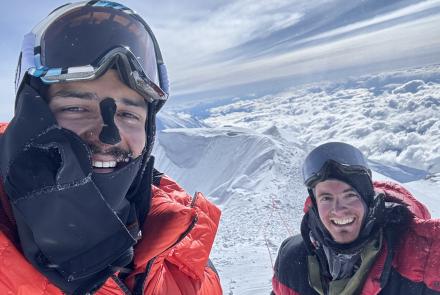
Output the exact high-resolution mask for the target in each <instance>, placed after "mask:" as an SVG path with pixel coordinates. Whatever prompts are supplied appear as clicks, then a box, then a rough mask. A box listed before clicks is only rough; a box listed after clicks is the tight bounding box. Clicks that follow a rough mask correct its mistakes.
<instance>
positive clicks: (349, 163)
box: [303, 143, 368, 185]
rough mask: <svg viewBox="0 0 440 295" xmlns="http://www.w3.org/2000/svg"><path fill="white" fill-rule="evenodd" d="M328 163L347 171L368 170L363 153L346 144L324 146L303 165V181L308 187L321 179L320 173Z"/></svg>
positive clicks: (311, 154) (317, 149) (314, 152)
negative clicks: (335, 164)
mask: <svg viewBox="0 0 440 295" xmlns="http://www.w3.org/2000/svg"><path fill="white" fill-rule="evenodd" d="M328 162H335V163H337V164H338V165H339V166H340V167H341V168H342V169H344V170H345V171H347V172H348V171H350V170H356V171H359V170H365V171H367V170H368V163H367V161H366V159H365V157H364V156H363V155H362V153H361V152H360V151H359V150H358V149H356V148H355V147H353V146H351V145H348V144H345V143H329V144H324V145H321V146H319V147H317V148H316V149H314V150H313V151H311V152H310V154H309V155H308V156H307V158H306V159H305V161H304V164H303V180H304V183H305V184H306V185H308V183H310V182H313V180H314V179H316V178H319V177H320V172H321V171H322V169H323V167H324V166H325V164H326V163H328Z"/></svg>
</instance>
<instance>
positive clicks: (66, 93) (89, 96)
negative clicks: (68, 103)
mask: <svg viewBox="0 0 440 295" xmlns="http://www.w3.org/2000/svg"><path fill="white" fill-rule="evenodd" d="M56 97H75V98H80V99H86V100H97V99H98V96H97V95H96V94H95V93H93V92H84V91H77V90H66V89H62V90H59V91H57V92H55V94H54V95H52V97H51V99H53V98H56Z"/></svg>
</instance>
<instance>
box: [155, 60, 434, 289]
mask: <svg viewBox="0 0 440 295" xmlns="http://www.w3.org/2000/svg"><path fill="white" fill-rule="evenodd" d="M437 71H438V69H437V67H432V68H429V69H427V68H425V69H418V70H417V69H416V70H412V71H403V72H394V73H388V74H381V75H378V76H369V77H363V78H360V79H357V80H352V81H342V82H339V83H333V84H327V85H324V86H322V85H321V86H316V85H315V86H310V85H307V86H304V87H302V88H298V89H291V90H289V91H286V92H284V93H281V94H277V95H273V96H266V97H263V98H260V99H256V100H253V101H246V102H241V101H238V102H235V103H233V104H230V105H225V106H221V107H217V108H215V109H213V110H211V111H212V116H211V117H209V118H207V119H205V120H204V122H205V124H210V125H211V126H213V127H209V126H208V127H197V128H176V127H179V126H185V122H183V121H182V120H180V119H178V116H175V115H171V116H172V117H173V118H174V119H173V120H175V121H176V122H175V124H173V125H170V126H171V127H173V129H165V130H162V131H161V132H159V136H158V137H159V140H158V143H157V145H156V148H155V151H154V154H155V155H156V159H157V162H156V163H157V166H158V168H159V169H161V170H162V171H164V172H166V173H167V174H169V175H170V176H172V177H173V178H175V179H176V180H178V182H179V183H180V184H182V185H183V186H184V187H185V188H186V189H187V190H188V192H190V193H194V192H195V191H202V192H204V193H205V194H206V195H208V196H209V198H210V199H211V200H213V201H214V202H215V203H216V204H218V205H219V206H220V207H221V208H222V211H223V215H222V219H221V224H220V228H219V232H218V236H217V238H216V242H215V245H214V249H213V252H212V255H211V257H212V259H213V261H214V263H215V265H216V267H217V269H218V271H219V273H220V276H221V279H222V284H223V288H224V293H225V294H245V295H246V294H253V295H254V294H257V295H258V294H268V293H269V292H270V289H271V285H270V279H271V276H272V265H273V263H274V259H275V257H276V252H277V249H278V247H279V245H280V243H281V242H282V240H284V239H285V238H286V237H287V236H289V235H292V234H297V233H299V226H300V221H301V218H302V208H303V202H304V199H305V196H306V190H305V188H304V187H303V185H302V180H301V175H300V165H301V162H302V160H303V158H304V156H305V155H306V153H307V152H308V151H309V150H310V149H311V148H313V146H314V145H316V144H319V143H321V142H324V141H328V140H346V141H348V142H351V143H353V144H355V145H358V146H360V147H361V148H362V149H363V150H364V151H365V152H366V153H367V154H368V156H369V159H370V164H371V167H372V168H373V170H374V171H375V172H374V178H375V179H393V180H396V181H399V182H402V183H404V185H405V187H407V188H408V189H409V190H411V191H412V192H413V193H414V194H415V195H416V196H417V198H419V199H420V200H421V201H422V202H424V203H425V204H426V205H427V206H428V207H429V208H430V210H431V213H432V215H433V216H434V217H437V218H438V217H440V210H439V209H438V208H440V206H439V204H440V195H439V193H438V191H439V189H440V173H439V158H438V157H439V155H440V154H439V153H438V149H439V146H440V137H439V136H440V135H439V134H440V126H439V125H438V124H439V123H438V119H439V111H438V107H440V104H439V102H440V101H439V95H438V93H439V92H438V91H439V89H440V88H439V79H438V77H439V75H438V73H437ZM390 102H391V103H390ZM373 113H374V114H378V115H377V116H374V115H371V114H373ZM182 118H185V120H187V119H188V118H187V116H182ZM329 118H332V119H329ZM430 120H434V121H435V122H433V123H432V124H428V123H427V122H431V121H430ZM190 122H191V123H190V125H189V126H198V124H197V123H196V122H197V121H196V120H194V119H192V120H191V121H190ZM214 126H222V127H214ZM417 126H426V127H424V128H422V127H420V128H422V129H423V130H421V129H420V128H419V129H418V127H417ZM393 138H394V139H395V142H394V145H393V144H392V143H393V140H392V139H393ZM373 147H374V148H373ZM379 148H382V150H379ZM397 149H398V150H397ZM411 150H416V151H417V153H415V152H413V153H412V154H411V153H410V151H411Z"/></svg>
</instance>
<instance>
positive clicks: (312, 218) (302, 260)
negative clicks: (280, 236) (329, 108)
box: [272, 142, 440, 295]
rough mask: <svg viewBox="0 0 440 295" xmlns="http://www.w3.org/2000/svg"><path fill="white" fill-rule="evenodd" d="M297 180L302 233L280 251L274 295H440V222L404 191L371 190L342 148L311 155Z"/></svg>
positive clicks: (383, 185)
mask: <svg viewBox="0 0 440 295" xmlns="http://www.w3.org/2000/svg"><path fill="white" fill-rule="evenodd" d="M303 176H304V183H305V185H306V186H307V188H308V191H309V198H308V199H307V201H306V205H305V208H304V211H305V215H304V218H303V221H302V224H301V234H300V235H297V236H294V237H290V238H288V239H286V240H285V241H284V242H283V243H282V245H281V247H280V250H279V253H278V258H277V261H276V263H275V274H274V277H273V279H272V285H273V294H276V295H287V294H288V295H294V294H302V295H306V294H307V295H309V294H310V295H312V294H313V295H315V294H325V295H337V294H347V295H349V294H364V295H367V294H387V295H388V294H389V295H391V294H393V295H394V294H395V295H398V294H405V295H423V294H432V295H434V294H440V235H439V234H440V221H439V220H433V219H430V214H429V212H428V210H427V209H426V207H425V206H424V205H423V204H421V203H420V202H418V201H417V200H416V199H415V198H414V197H413V196H412V195H411V194H410V193H409V192H408V191H407V190H405V189H404V188H403V187H402V186H400V185H398V184H394V183H390V182H374V183H373V181H372V179H371V170H370V169H369V168H368V164H367V161H366V159H365V158H364V156H363V155H362V153H361V152H360V151H359V150H358V149H357V148H355V147H353V146H351V145H349V144H345V143H341V142H330V143H326V144H323V145H321V146H318V147H317V148H315V149H314V150H313V151H312V152H310V154H309V155H308V156H307V157H306V159H305V161H304V165H303Z"/></svg>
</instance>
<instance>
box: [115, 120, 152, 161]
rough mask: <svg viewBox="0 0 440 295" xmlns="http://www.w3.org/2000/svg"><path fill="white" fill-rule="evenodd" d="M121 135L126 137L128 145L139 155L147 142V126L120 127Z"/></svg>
mask: <svg viewBox="0 0 440 295" xmlns="http://www.w3.org/2000/svg"><path fill="white" fill-rule="evenodd" d="M119 132H120V133H121V137H123V138H125V140H126V142H127V145H128V146H129V148H130V150H131V151H132V152H133V154H134V155H135V156H139V155H140V154H141V153H142V151H143V149H144V147H145V142H146V137H147V136H146V134H145V128H144V127H143V126H142V127H141V126H135V127H129V128H128V127H124V128H119Z"/></svg>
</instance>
